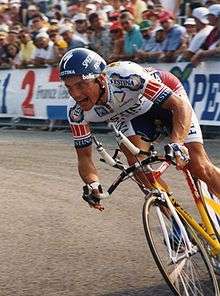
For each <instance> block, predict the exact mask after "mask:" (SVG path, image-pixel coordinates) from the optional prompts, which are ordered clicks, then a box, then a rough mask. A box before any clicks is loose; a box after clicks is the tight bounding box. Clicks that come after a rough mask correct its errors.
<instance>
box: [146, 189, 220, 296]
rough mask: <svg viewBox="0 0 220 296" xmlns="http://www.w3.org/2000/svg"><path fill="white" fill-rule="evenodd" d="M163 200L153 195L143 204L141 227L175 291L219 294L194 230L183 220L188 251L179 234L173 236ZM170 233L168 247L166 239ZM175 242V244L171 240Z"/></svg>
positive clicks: (189, 293)
mask: <svg viewBox="0 0 220 296" xmlns="http://www.w3.org/2000/svg"><path fill="white" fill-rule="evenodd" d="M165 207H167V206H166V204H165V203H164V202H162V201H160V200H159V198H158V197H157V196H154V195H152V196H151V197H150V198H148V199H147V200H146V201H145V203H144V206H143V214H142V216H143V224H144V231H145V235H146V239H147V242H148V245H149V247H150V251H151V253H152V255H153V258H154V260H155V262H156V264H157V267H158V268H159V270H160V272H161V274H162V275H163V277H164V279H165V281H166V282H167V284H168V285H169V287H170V289H171V291H172V292H173V294H174V295H181V296H191V295H204V296H207V295H209V296H219V295H220V292H219V287H218V282H217V279H216V276H215V273H214V270H213V267H212V265H211V262H210V259H209V256H208V254H207V251H206V249H205V248H204V246H203V244H202V242H201V241H200V239H199V238H198V236H197V234H196V233H195V231H194V230H193V229H192V228H191V226H189V225H188V223H186V222H185V221H183V220H182V219H181V220H182V221H183V222H184V223H183V224H184V227H185V229H186V232H187V234H188V237H189V238H190V241H191V242H192V244H193V252H191V251H192V250H191V251H190V250H189V248H188V246H187V244H185V241H184V239H183V237H182V236H181V235H180V236H179V238H178V240H176V238H175V237H174V239H173V236H172V241H171V240H170V238H171V234H172V233H173V228H172V227H173V222H174V220H175V219H174V217H172V218H171V217H168V215H167V214H165V212H166V211H164V210H163V208H165ZM165 237H169V241H170V244H169V243H168V245H170V248H169V247H168V246H167V244H166V243H165V241H166V240H165ZM174 242H175V244H174Z"/></svg>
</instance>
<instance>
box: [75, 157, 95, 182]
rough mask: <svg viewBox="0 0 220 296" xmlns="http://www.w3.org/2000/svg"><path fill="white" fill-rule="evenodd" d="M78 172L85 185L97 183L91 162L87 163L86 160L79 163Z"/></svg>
mask: <svg viewBox="0 0 220 296" xmlns="http://www.w3.org/2000/svg"><path fill="white" fill-rule="evenodd" d="M78 171H79V175H80V177H81V178H82V180H83V181H84V182H85V183H86V184H90V183H92V182H95V181H99V177H98V172H97V169H96V167H95V165H94V163H93V162H92V161H88V160H87V159H84V160H81V161H79V163H78Z"/></svg>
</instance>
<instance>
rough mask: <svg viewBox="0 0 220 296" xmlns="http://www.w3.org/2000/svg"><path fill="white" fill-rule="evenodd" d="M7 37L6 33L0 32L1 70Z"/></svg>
mask: <svg viewBox="0 0 220 296" xmlns="http://www.w3.org/2000/svg"><path fill="white" fill-rule="evenodd" d="M7 36H8V34H7V33H6V32H1V31H0V67H1V68H3V67H4V65H3V63H4V61H5V57H6V45H7Z"/></svg>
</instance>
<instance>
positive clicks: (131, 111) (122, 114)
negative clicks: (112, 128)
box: [110, 100, 142, 121]
mask: <svg viewBox="0 0 220 296" xmlns="http://www.w3.org/2000/svg"><path fill="white" fill-rule="evenodd" d="M141 107H142V103H141V100H140V102H138V103H135V104H134V105H133V106H131V107H129V108H128V109H127V110H124V111H122V112H120V113H119V114H116V115H114V116H113V117H111V118H110V120H112V121H118V120H121V119H123V118H124V119H126V118H127V117H128V116H129V115H134V114H138V113H139V111H140V110H141Z"/></svg>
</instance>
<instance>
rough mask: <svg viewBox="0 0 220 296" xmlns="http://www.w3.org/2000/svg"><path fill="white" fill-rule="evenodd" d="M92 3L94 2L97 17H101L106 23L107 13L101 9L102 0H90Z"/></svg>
mask: <svg viewBox="0 0 220 296" xmlns="http://www.w3.org/2000/svg"><path fill="white" fill-rule="evenodd" d="M91 3H92V4H95V6H96V13H98V15H99V17H100V18H101V19H102V21H103V22H104V23H107V21H108V15H107V13H106V12H105V11H104V10H103V5H102V0H92V1H91Z"/></svg>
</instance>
